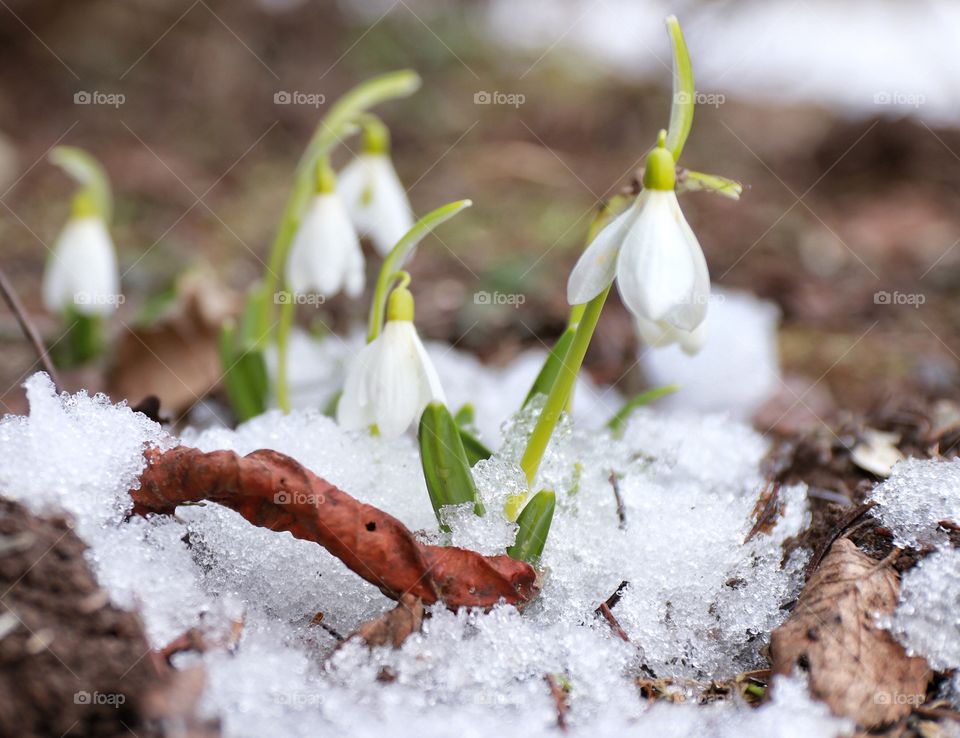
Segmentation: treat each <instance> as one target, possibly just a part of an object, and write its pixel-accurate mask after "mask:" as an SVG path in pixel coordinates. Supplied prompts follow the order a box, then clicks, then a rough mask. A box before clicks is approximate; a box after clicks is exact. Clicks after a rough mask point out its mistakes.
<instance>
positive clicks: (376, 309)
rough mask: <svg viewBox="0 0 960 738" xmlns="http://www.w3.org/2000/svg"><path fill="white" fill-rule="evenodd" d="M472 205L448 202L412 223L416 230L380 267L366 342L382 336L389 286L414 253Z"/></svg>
mask: <svg viewBox="0 0 960 738" xmlns="http://www.w3.org/2000/svg"><path fill="white" fill-rule="evenodd" d="M472 204H473V203H472V202H471V201H470V200H457V201H456V202H451V203H448V204H447V205H444V206H443V207H439V208H437V209H436V210H434V211H432V212H430V213H427V214H426V215H424V216H423V217H422V218H421V219H420V220H418V221H417V222H416V223H414V224H413V228H411V229H410V230H409V231H407V232H406V233H405V234H404V236H403V238H401V239H400V240H399V241H398V242H397V245H396V246H394V247H393V250H392V251H391V252H390V253H389V254H387V258H386V259H384V260H383V264H382V265H381V266H380V273H379V274H378V275H377V284H376V287H374V290H373V300H372V301H371V303H370V319H369V330H368V331H367V343H370V342H371V341H372V340H373V339H375V338H376V337H377V336H379V335H380V331H381V330H383V313H384V309H385V308H386V306H387V297H388V296H389V294H390V286H391V284H392V283H393V280H394V278H395V277H396V275H397V272H400V271H402V270H403V267H404V266H405V265H406V263H407V260H408V259H409V258H410V257H411V255H412V254H413V250H414V249H415V248H416V246H417V244H418V243H420V241H422V240H423V239H424V238H425V237H426V236H427V235H428V234H429V233H430V232H431V231H433V230H434V229H435V228H436V227H437V226H438V225H440V224H441V223H445V222H446V221H448V220H450V218H452V217H453V216H454V215H456V214H457V213H459V212H460V211H461V210H463V209H464V208H468V207H470V206H471V205H472Z"/></svg>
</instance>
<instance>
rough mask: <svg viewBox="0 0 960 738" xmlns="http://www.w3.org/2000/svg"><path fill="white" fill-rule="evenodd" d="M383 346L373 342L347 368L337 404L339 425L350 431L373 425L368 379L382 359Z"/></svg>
mask: <svg viewBox="0 0 960 738" xmlns="http://www.w3.org/2000/svg"><path fill="white" fill-rule="evenodd" d="M380 351H381V344H380V343H379V342H378V341H373V342H372V343H369V344H367V345H366V346H364V347H363V349H361V351H360V353H358V354H357V355H356V356H355V357H354V358H353V361H351V362H350V365H349V367H348V368H347V377H346V381H345V382H344V385H343V393H342V394H341V395H340V401H339V402H338V403H337V423H339V424H340V425H341V426H343V427H344V428H346V429H348V430H358V429H360V428H367V427H369V426H371V425H373V423H374V422H375V421H374V418H373V406H372V405H371V403H370V397H369V395H368V393H367V377H368V374H369V373H370V371H371V368H372V367H373V366H375V365H376V364H377V362H378V361H379V357H380Z"/></svg>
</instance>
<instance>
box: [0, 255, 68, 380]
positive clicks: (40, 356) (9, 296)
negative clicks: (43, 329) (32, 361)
mask: <svg viewBox="0 0 960 738" xmlns="http://www.w3.org/2000/svg"><path fill="white" fill-rule="evenodd" d="M0 293H2V294H3V300H4V302H6V303H7V307H9V308H10V312H11V313H13V314H14V316H15V317H16V319H17V322H18V323H19V324H20V330H22V331H23V335H24V336H25V337H26V339H27V340H28V341H29V342H30V344H31V345H32V346H33V350H34V351H35V352H36V354H37V360H38V361H39V362H40V364H41V366H43V370H44V371H45V372H46V373H47V374H49V375H50V379H51V380H53V385H54V388H55V389H57V390H58V391H59V388H60V387H61V384H60V378H59V377H58V376H57V370H56V369H54V367H53V362H52V361H50V354H49V353H48V352H47V349H46V348H45V347H44V345H43V341H42V340H41V339H40V334H39V333H38V332H37V329H36V326H34V324H33V321H32V320H31V319H30V316H29V315H27V311H26V310H25V309H24V307H23V303H22V302H20V298H19V297H17V293H16V292H15V291H14V289H13V285H12V284H10V280H9V279H7V275H6V273H5V272H4V271H3V269H0Z"/></svg>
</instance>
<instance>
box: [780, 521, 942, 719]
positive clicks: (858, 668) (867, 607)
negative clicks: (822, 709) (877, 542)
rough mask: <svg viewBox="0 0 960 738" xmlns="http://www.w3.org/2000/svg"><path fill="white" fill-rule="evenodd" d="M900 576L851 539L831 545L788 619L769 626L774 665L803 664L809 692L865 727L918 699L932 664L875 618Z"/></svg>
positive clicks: (885, 608)
mask: <svg viewBox="0 0 960 738" xmlns="http://www.w3.org/2000/svg"><path fill="white" fill-rule="evenodd" d="M899 590H900V581H899V578H898V576H897V573H896V572H895V571H894V570H893V568H892V567H891V566H889V564H888V563H887V562H880V561H876V560H874V559H872V558H870V557H869V556H867V555H866V554H864V553H862V552H861V551H860V550H859V549H858V548H857V547H856V546H855V545H854V544H853V543H852V542H851V541H850V540H849V539H846V538H841V539H839V540H838V541H836V542H835V543H834V544H833V546H832V547H831V548H830V551H829V553H828V554H827V555H826V557H824V559H823V563H822V564H821V565H820V568H819V569H818V570H817V571H816V572H815V573H814V574H813V576H811V577H810V580H809V581H808V582H807V585H806V587H804V590H803V593H802V594H801V595H800V600H799V601H798V602H797V606H796V608H795V609H794V611H793V614H792V615H791V616H790V618H789V619H788V620H787V621H786V622H785V623H784V624H783V625H782V626H780V627H779V628H777V629H776V630H775V631H773V634H772V635H771V639H770V651H771V655H772V657H773V671H774V673H776V674H789V673H791V672H792V671H793V670H794V668H799V669H801V670H803V671H806V672H807V674H808V676H809V683H810V692H811V693H812V694H813V696H814V697H817V698H818V699H821V700H823V701H824V702H826V703H827V705H829V707H830V709H831V710H832V711H833V712H834V713H835V714H837V715H841V716H845V717H850V718H853V719H854V720H856V721H857V722H858V723H859V724H860V725H862V726H864V727H865V728H873V727H876V726H879V725H885V724H888V723H890V722H893V721H894V720H897V719H898V718H900V717H902V716H904V715H906V714H908V713H909V712H910V711H911V710H912V709H913V707H914V706H915V705H919V704H921V703H922V702H923V700H924V698H925V695H926V691H927V683H928V682H929V681H930V676H931V675H930V670H929V667H928V666H927V662H926V661H924V660H923V659H922V658H916V657H909V656H907V654H906V652H905V651H904V649H903V646H901V645H900V644H899V643H897V642H896V641H895V640H894V638H893V636H891V635H890V633H889V632H888V631H886V630H884V629H883V628H881V627H880V626H879V625H877V623H876V617H877V616H878V615H883V614H888V613H891V612H892V611H893V610H894V608H895V607H896V605H897V595H898V592H899Z"/></svg>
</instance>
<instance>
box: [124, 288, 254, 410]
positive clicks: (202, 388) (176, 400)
mask: <svg viewBox="0 0 960 738" xmlns="http://www.w3.org/2000/svg"><path fill="white" fill-rule="evenodd" d="M237 310H238V302H237V299H236V295H234V294H233V293H231V292H230V291H229V290H227V289H226V288H225V287H223V286H222V285H220V284H218V283H217V282H216V280H215V279H214V278H213V277H211V276H209V275H207V274H205V273H202V272H198V273H190V274H186V275H184V276H182V277H181V278H180V280H179V281H178V283H177V292H176V296H175V297H174V299H173V300H172V302H171V303H170V304H169V305H167V306H166V308H165V309H164V310H163V311H161V312H160V314H159V315H158V316H157V317H156V319H155V320H154V321H153V322H151V323H150V324H148V325H125V326H124V330H123V332H122V333H121V335H120V337H119V339H118V341H117V360H116V363H115V366H114V368H113V370H112V373H111V376H110V381H109V385H110V394H111V395H112V396H114V397H117V398H127V399H129V400H131V401H132V402H139V401H140V400H141V399H142V398H143V397H145V396H147V395H155V396H157V397H158V398H159V399H160V402H161V404H162V405H163V407H164V408H166V409H167V410H170V411H179V410H181V409H184V408H187V407H189V406H190V405H193V404H194V403H195V402H197V399H198V398H200V397H203V396H204V395H206V394H207V393H208V392H210V391H211V389H213V388H214V387H215V386H216V385H217V383H218V382H219V381H220V378H221V375H222V373H223V369H222V368H221V366H220V358H219V355H218V354H217V336H218V335H219V333H220V325H221V324H222V323H223V321H224V320H225V319H226V318H227V317H229V316H232V315H234V314H235V313H236V312H237Z"/></svg>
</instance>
